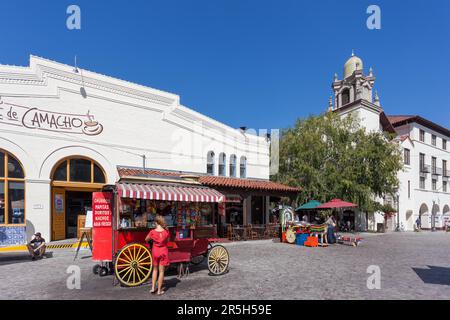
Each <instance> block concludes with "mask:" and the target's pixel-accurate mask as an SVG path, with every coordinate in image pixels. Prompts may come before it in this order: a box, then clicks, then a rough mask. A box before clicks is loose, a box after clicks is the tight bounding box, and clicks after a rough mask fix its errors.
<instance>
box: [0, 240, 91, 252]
mask: <svg viewBox="0 0 450 320" xmlns="http://www.w3.org/2000/svg"><path fill="white" fill-rule="evenodd" d="M72 248H73V249H76V248H78V242H75V243H63V244H49V245H47V249H72ZM80 248H89V244H88V243H87V242H85V241H84V242H82V243H81V247H80ZM11 251H28V249H27V246H25V245H15V246H8V247H0V252H11Z"/></svg>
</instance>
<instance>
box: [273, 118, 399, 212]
mask: <svg viewBox="0 0 450 320" xmlns="http://www.w3.org/2000/svg"><path fill="white" fill-rule="evenodd" d="M402 167H403V165H402V157H401V152H400V149H399V148H398V145H397V144H395V143H394V142H393V141H392V137H389V136H387V135H384V134H382V133H375V132H370V133H367V132H366V131H365V130H364V129H363V128H361V127H360V126H359V124H358V122H357V121H356V120H355V119H353V118H352V117H351V116H347V117H340V116H338V115H336V114H334V113H332V112H328V113H326V114H324V115H321V116H310V117H308V118H306V119H299V120H297V122H296V124H295V126H294V127H293V128H289V129H286V130H284V131H283V132H282V135H281V141H280V168H279V173H278V174H277V175H276V176H275V180H277V181H279V182H282V183H285V184H288V185H291V186H296V187H300V188H302V191H301V192H300V194H299V197H298V199H297V201H298V202H299V203H305V202H306V201H309V200H312V199H315V200H319V201H321V202H325V201H329V200H330V199H332V198H341V199H344V200H346V201H351V202H354V203H357V204H358V205H359V207H360V208H361V209H362V210H364V211H368V212H373V211H376V210H377V209H378V207H379V204H378V203H377V202H375V201H374V199H375V197H383V196H385V195H388V194H390V195H392V194H394V193H395V192H396V190H397V189H398V185H399V181H398V178H397V173H398V171H399V170H401V169H402Z"/></svg>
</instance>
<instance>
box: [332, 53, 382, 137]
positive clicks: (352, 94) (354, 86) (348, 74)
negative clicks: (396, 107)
mask: <svg viewBox="0 0 450 320" xmlns="http://www.w3.org/2000/svg"><path fill="white" fill-rule="evenodd" d="M374 84H375V77H374V75H373V70H372V68H370V70H369V74H364V65H363V61H362V60H361V58H359V57H357V56H356V55H355V54H354V52H352V55H351V57H350V58H349V59H348V60H347V62H346V63H345V65H344V75H343V78H342V79H339V77H338V75H337V74H335V75H334V80H333V83H332V85H331V88H332V90H333V93H334V97H333V98H332V99H331V100H330V102H329V105H328V109H329V110H330V111H333V112H337V113H339V114H341V115H347V114H349V113H352V114H353V115H354V116H357V117H358V118H359V119H360V121H361V125H362V126H363V127H365V128H366V129H367V130H380V129H381V130H382V128H381V127H380V115H381V114H382V113H383V109H382V108H381V106H380V100H379V98H378V94H377V93H376V92H375V95H374V93H373V86H374Z"/></svg>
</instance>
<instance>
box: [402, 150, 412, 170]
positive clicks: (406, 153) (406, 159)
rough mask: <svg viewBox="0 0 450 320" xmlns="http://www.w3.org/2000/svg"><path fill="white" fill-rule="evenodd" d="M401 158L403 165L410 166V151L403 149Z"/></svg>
mask: <svg viewBox="0 0 450 320" xmlns="http://www.w3.org/2000/svg"><path fill="white" fill-rule="evenodd" d="M403 157H404V162H405V164H406V165H408V166H409V165H410V164H411V151H410V150H409V149H405V150H404V153H403Z"/></svg>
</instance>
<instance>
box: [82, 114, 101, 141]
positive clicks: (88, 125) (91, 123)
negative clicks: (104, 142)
mask: <svg viewBox="0 0 450 320" xmlns="http://www.w3.org/2000/svg"><path fill="white" fill-rule="evenodd" d="M86 116H87V117H88V120H86V121H84V127H83V133H84V134H87V135H88V136H96V135H98V134H100V133H102V131H103V126H102V125H101V124H100V123H98V121H95V117H94V116H93V115H91V114H90V112H89V111H88V113H87V115H86Z"/></svg>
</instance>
